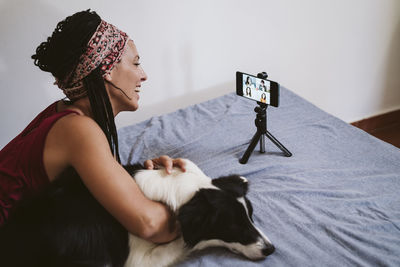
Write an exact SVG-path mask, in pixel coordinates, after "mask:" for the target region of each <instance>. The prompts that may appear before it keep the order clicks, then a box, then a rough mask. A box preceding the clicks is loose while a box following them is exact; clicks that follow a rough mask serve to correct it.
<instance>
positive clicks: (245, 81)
mask: <svg viewBox="0 0 400 267" xmlns="http://www.w3.org/2000/svg"><path fill="white" fill-rule="evenodd" d="M242 90H243V96H244V97H247V98H250V99H253V100H256V101H258V102H261V103H265V104H271V96H270V95H271V94H270V91H271V85H270V82H269V81H266V80H263V79H260V78H256V77H252V76H250V75H246V74H243V78H242Z"/></svg>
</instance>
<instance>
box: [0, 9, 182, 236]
mask: <svg viewBox="0 0 400 267" xmlns="http://www.w3.org/2000/svg"><path fill="white" fill-rule="evenodd" d="M32 58H33V59H34V63H35V65H36V66H38V67H39V68H40V69H41V70H43V71H46V72H51V73H52V74H53V76H54V77H55V78H56V84H57V85H58V87H59V88H61V89H62V90H63V92H64V93H65V95H66V96H67V98H68V99H69V100H68V101H66V100H61V101H57V102H55V103H53V104H52V105H50V106H49V107H48V108H46V109H45V110H44V111H43V112H42V113H40V114H39V115H38V116H37V117H36V118H35V119H34V120H33V121H32V122H31V123H30V124H29V125H28V126H27V128H26V129H25V130H24V131H23V132H22V133H21V134H20V135H18V136H17V137H16V138H15V139H14V140H12V141H11V142H10V143H9V144H8V145H7V146H5V147H4V148H3V149H2V151H1V152H0V226H1V225H2V224H3V223H4V222H5V221H6V219H7V217H8V215H9V212H10V211H11V210H12V208H13V207H14V206H15V204H16V203H18V201H19V200H20V199H22V198H24V197H26V196H28V195H31V194H35V193H36V192H38V191H40V190H41V189H42V188H43V187H44V186H46V184H48V183H49V182H52V181H54V180H55V179H56V178H57V176H58V175H59V174H60V173H61V172H62V171H64V170H65V169H66V168H68V167H73V168H75V170H76V171H77V172H78V174H79V175H80V176H81V178H82V180H83V182H84V184H85V185H86V186H87V187H88V189H89V191H90V192H91V193H92V194H93V195H94V197H95V198H96V199H97V200H98V201H99V202H100V203H101V204H102V205H103V206H104V208H105V209H106V210H108V211H109V212H110V213H111V214H112V215H113V216H114V217H115V218H116V219H117V220H118V221H119V222H120V223H121V224H122V225H123V226H124V227H125V228H126V229H127V230H128V231H129V232H130V233H132V234H134V235H137V236H139V237H142V238H143V239H146V240H149V241H151V242H155V243H164V242H169V241H171V240H173V239H175V238H176V237H177V236H178V234H179V230H178V228H179V227H178V226H177V224H176V221H175V220H172V218H173V216H172V214H171V213H170V211H169V209H168V208H167V207H166V206H165V205H163V204H160V203H157V202H153V201H151V200H149V199H147V198H146V197H145V196H144V195H143V193H142V192H141V191H140V189H139V188H138V186H137V185H136V183H135V182H134V180H133V179H132V178H131V177H130V175H129V174H128V173H127V172H126V171H125V170H124V168H123V167H122V166H121V164H120V159H119V154H118V138H117V132H116V128H115V123H114V117H115V116H116V115H117V114H118V113H119V112H121V111H135V110H136V109H137V108H138V100H139V92H140V86H141V83H142V82H144V81H146V80H147V76H146V74H145V72H144V71H143V69H142V68H141V66H140V62H139V59H140V57H139V55H138V52H137V49H136V46H135V44H134V43H133V41H132V40H131V39H129V37H128V36H127V35H126V33H124V32H122V31H120V30H119V29H117V28H116V27H114V26H113V25H111V24H109V23H107V22H105V21H103V20H101V18H100V17H99V16H98V15H97V14H96V13H95V12H93V11H90V10H87V11H82V12H78V13H76V14H74V15H72V16H69V17H67V18H66V19H65V20H63V21H61V22H59V23H58V24H57V27H56V29H55V30H54V32H53V34H52V36H51V37H49V38H48V39H47V41H46V42H43V43H41V44H40V45H39V47H38V48H37V50H36V54H35V55H33V56H32ZM144 165H145V167H146V168H148V169H152V168H154V167H156V166H160V165H163V166H165V167H166V169H167V172H169V171H170V170H171V168H172V166H178V167H180V168H181V169H182V170H183V171H185V169H184V163H183V161H182V160H180V159H174V160H173V159H171V158H169V157H168V156H161V157H160V158H156V159H153V160H147V161H146V162H145V163H144ZM170 221H171V222H170Z"/></svg>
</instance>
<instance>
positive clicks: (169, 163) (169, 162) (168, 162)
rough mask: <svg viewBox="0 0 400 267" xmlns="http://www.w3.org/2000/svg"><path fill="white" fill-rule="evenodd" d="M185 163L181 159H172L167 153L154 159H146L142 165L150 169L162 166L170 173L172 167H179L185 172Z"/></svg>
mask: <svg viewBox="0 0 400 267" xmlns="http://www.w3.org/2000/svg"><path fill="white" fill-rule="evenodd" d="M185 165H186V164H185V161H184V160H183V159H181V158H177V159H172V158H170V157H169V156H167V155H163V156H161V157H159V158H155V159H148V160H146V161H145V162H144V167H145V168H146V169H148V170H152V169H154V168H157V167H164V168H165V170H166V172H167V173H168V174H171V172H172V168H173V167H179V168H180V169H181V170H182V171H183V172H185V171H186V169H185Z"/></svg>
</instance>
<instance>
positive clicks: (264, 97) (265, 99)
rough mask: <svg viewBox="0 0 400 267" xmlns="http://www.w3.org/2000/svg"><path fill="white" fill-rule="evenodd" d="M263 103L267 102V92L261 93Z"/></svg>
mask: <svg viewBox="0 0 400 267" xmlns="http://www.w3.org/2000/svg"><path fill="white" fill-rule="evenodd" d="M261 103H267V95H266V94H265V93H262V95H261Z"/></svg>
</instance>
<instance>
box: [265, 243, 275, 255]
mask: <svg viewBox="0 0 400 267" xmlns="http://www.w3.org/2000/svg"><path fill="white" fill-rule="evenodd" d="M274 251H275V247H274V245H272V244H267V245H266V246H265V248H263V249H262V253H263V255H264V256H265V257H266V256H268V255H271V254H272V253H274Z"/></svg>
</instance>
